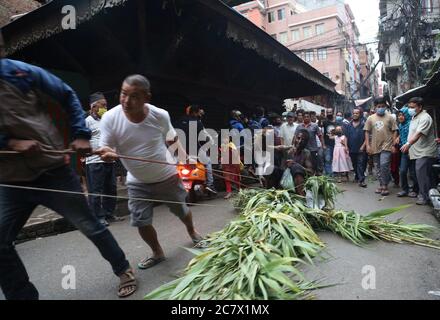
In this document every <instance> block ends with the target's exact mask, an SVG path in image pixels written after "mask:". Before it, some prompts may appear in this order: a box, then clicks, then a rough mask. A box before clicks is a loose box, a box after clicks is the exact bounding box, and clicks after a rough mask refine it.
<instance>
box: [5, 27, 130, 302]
mask: <svg viewBox="0 0 440 320" xmlns="http://www.w3.org/2000/svg"><path fill="white" fill-rule="evenodd" d="M4 57H5V55H4V45H3V38H2V37H1V32H0V101H1V103H0V114H1V121H0V151H15V152H17V154H1V155H0V167H1V170H0V184H3V185H8V186H2V187H0V287H1V289H2V291H3V293H4V295H5V297H6V299H8V300H36V299H38V297H39V295H38V291H37V289H36V288H35V286H34V285H33V284H32V283H31V282H30V281H29V276H28V274H27V272H26V269H25V267H24V265H23V263H22V261H21V260H20V258H19V256H18V254H17V252H16V250H15V246H14V241H15V240H16V237H17V234H18V233H19V231H20V230H21V228H22V227H23V226H24V224H25V223H26V221H27V220H28V218H29V217H30V215H31V214H32V211H33V210H34V209H35V208H36V207H37V206H38V205H43V206H45V207H47V208H49V209H52V210H54V211H56V212H58V213H60V214H61V215H63V216H64V217H65V218H66V219H67V220H69V221H70V222H71V223H72V224H73V225H74V226H75V227H77V228H78V229H79V230H80V231H81V232H82V233H83V234H84V235H86V236H87V237H88V238H89V239H90V240H91V241H92V242H93V243H94V244H95V246H96V247H97V248H98V249H99V251H100V253H101V254H102V256H103V257H104V258H105V259H106V260H107V261H109V263H110V264H111V266H112V268H113V272H114V273H115V274H116V275H117V276H118V277H120V279H121V286H120V289H119V292H118V294H119V296H120V297H124V296H128V295H130V294H132V293H133V292H134V291H135V290H136V280H135V278H134V275H133V271H132V269H131V268H130V265H129V263H128V261H127V259H126V257H125V254H124V252H123V251H122V250H121V248H120V247H119V245H118V243H117V242H116V240H115V239H114V238H113V236H112V234H111V233H110V232H109V231H108V229H107V228H105V226H103V225H102V224H100V223H99V221H98V219H97V218H96V217H95V216H93V215H92V213H91V212H90V210H89V207H88V205H87V200H86V197H85V196H84V195H79V194H70V193H56V194H55V193H51V192H44V191H35V190H30V189H26V188H39V189H54V190H60V191H67V192H72V191H73V192H78V193H81V192H82V189H81V185H80V182H79V178H78V176H77V175H76V174H75V173H74V172H73V170H72V169H71V168H70V167H69V166H68V165H66V162H65V155H63V154H57V153H54V152H53V151H60V150H62V149H64V140H63V138H62V136H61V135H60V133H59V132H58V130H57V128H56V127H55V126H54V124H53V122H52V119H51V118H50V116H49V114H48V111H47V108H46V107H45V104H44V101H43V100H42V99H41V95H42V94H45V95H47V96H49V97H51V98H52V99H54V100H56V101H57V102H58V103H59V104H60V105H61V106H62V107H63V109H64V110H65V111H66V112H67V114H68V116H69V121H70V129H71V134H72V136H73V142H72V143H71V145H70V148H71V149H72V150H74V151H76V152H78V154H79V155H80V156H84V155H85V154H87V153H90V151H91V147H90V142H89V140H90V136H91V135H90V130H89V129H87V127H86V126H85V121H84V111H83V109H82V107H81V104H80V102H79V100H78V98H77V96H76V94H75V92H74V91H73V90H72V89H71V88H70V87H69V86H68V85H66V84H65V83H64V82H62V81H61V80H60V79H59V78H57V77H55V76H54V75H52V74H50V73H48V72H47V71H45V70H43V69H41V68H39V67H36V66H33V65H30V64H27V63H24V62H20V61H15V60H9V59H5V58H4Z"/></svg>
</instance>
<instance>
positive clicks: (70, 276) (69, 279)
mask: <svg viewBox="0 0 440 320" xmlns="http://www.w3.org/2000/svg"><path fill="white" fill-rule="evenodd" d="M61 274H63V275H65V276H63V278H62V279H61V287H62V288H63V289H64V290H76V269H75V267H74V266H71V265H66V266H63V268H62V269H61Z"/></svg>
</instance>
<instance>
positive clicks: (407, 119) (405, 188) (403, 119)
mask: <svg viewBox="0 0 440 320" xmlns="http://www.w3.org/2000/svg"><path fill="white" fill-rule="evenodd" d="M411 118H412V117H411V116H410V114H409V109H408V107H407V106H405V107H403V108H402V109H400V111H399V113H398V114H397V119H398V122H399V139H398V140H399V147H400V148H402V147H403V146H404V145H405V144H406V143H407V142H408V134H409V125H410V123H411ZM399 168H400V182H401V187H402V191H400V192H399V193H398V194H397V196H398V197H410V198H417V194H418V190H419V186H418V184H417V178H416V172H415V160H410V159H409V154H408V152H402V154H401V157H400V166H399ZM408 171H409V175H410V177H411V180H412V181H413V187H412V191H411V192H410V190H409V184H408Z"/></svg>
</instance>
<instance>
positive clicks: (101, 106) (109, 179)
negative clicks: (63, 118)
mask: <svg viewBox="0 0 440 320" xmlns="http://www.w3.org/2000/svg"><path fill="white" fill-rule="evenodd" d="M105 112H107V100H106V99H105V96H104V95H103V94H102V93H101V92H96V93H94V94H92V95H91V96H90V115H89V116H88V117H87V118H86V127H87V128H89V129H90V131H91V132H92V138H91V139H90V145H91V147H92V149H94V150H95V149H98V148H99V139H100V137H101V129H100V123H101V117H102V115H103V114H104V113H105ZM86 176H87V188H88V190H89V193H94V194H104V195H109V196H116V193H117V191H116V190H117V188H116V173H115V163H114V162H109V163H105V162H104V161H102V160H101V157H100V156H99V155H92V156H90V157H87V158H86ZM89 206H90V209H91V210H92V213H93V214H94V215H95V217H97V218H98V219H99V222H101V223H102V224H103V225H105V226H108V222H113V221H120V220H122V218H119V217H116V216H115V215H114V214H113V213H114V211H115V208H116V198H109V197H99V196H91V195H90V196H89Z"/></svg>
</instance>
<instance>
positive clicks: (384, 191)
mask: <svg viewBox="0 0 440 320" xmlns="http://www.w3.org/2000/svg"><path fill="white" fill-rule="evenodd" d="M381 195H382V196H384V197H386V196H389V195H390V192H389V191H388V190H383V191H382V193H381Z"/></svg>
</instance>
